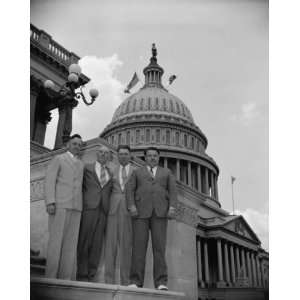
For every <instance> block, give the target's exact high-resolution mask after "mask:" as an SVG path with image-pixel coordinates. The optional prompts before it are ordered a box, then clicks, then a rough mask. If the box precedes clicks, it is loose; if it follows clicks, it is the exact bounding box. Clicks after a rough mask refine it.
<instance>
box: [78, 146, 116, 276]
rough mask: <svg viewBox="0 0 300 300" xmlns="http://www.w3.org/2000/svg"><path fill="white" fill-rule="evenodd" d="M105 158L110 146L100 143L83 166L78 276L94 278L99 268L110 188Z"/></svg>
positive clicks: (107, 156) (106, 159)
mask: <svg viewBox="0 0 300 300" xmlns="http://www.w3.org/2000/svg"><path fill="white" fill-rule="evenodd" d="M108 160H109V149H108V148H107V147H105V146H101V147H100V149H99V151H98V152H97V161H96V162H94V163H92V164H86V165H85V167H84V173H83V185H82V193H83V210H82V217H81V224H80V232H79V241H78V247H77V253H78V269H77V280H82V281H93V279H94V277H95V274H96V272H97V269H98V265H99V261H100V256H101V251H102V245H103V240H104V231H105V227H106V216H107V214H108V210H109V199H110V195H111V191H112V180H111V178H112V176H111V172H110V170H109V169H108V167H107V162H108Z"/></svg>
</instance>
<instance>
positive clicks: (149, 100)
mask: <svg viewBox="0 0 300 300" xmlns="http://www.w3.org/2000/svg"><path fill="white" fill-rule="evenodd" d="M148 109H149V110H150V109H151V98H148Z"/></svg>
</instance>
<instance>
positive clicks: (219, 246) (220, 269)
mask: <svg viewBox="0 0 300 300" xmlns="http://www.w3.org/2000/svg"><path fill="white" fill-rule="evenodd" d="M217 251H218V278H219V283H223V282H224V279H223V260H222V242H221V240H217Z"/></svg>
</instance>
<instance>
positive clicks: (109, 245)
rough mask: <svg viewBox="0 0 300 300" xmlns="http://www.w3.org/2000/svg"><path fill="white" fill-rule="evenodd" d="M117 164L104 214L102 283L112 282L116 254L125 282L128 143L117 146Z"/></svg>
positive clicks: (123, 282)
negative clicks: (106, 211)
mask: <svg viewBox="0 0 300 300" xmlns="http://www.w3.org/2000/svg"><path fill="white" fill-rule="evenodd" d="M117 151H118V160H119V165H118V166H116V168H115V169H114V172H113V179H112V182H113V189H112V194H111V198H110V208H109V212H108V218H107V228H106V243H105V283H109V284H115V283H116V278H115V273H116V258H117V254H118V253H119V257H120V284H121V285H128V284H129V272H130V265H131V250H132V224H131V216H130V214H129V211H128V209H127V204H126V199H125V189H126V185H127V182H128V180H129V178H130V176H131V173H132V171H133V169H134V167H133V166H132V165H131V164H130V163H129V161H130V147H129V146H127V145H120V146H119V147H118V150H117Z"/></svg>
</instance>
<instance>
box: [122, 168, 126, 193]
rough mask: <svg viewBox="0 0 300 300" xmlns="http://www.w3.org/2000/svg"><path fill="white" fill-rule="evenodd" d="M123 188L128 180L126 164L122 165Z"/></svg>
mask: <svg viewBox="0 0 300 300" xmlns="http://www.w3.org/2000/svg"><path fill="white" fill-rule="evenodd" d="M121 176H122V189H123V190H124V187H125V183H126V180H127V173H126V168H125V166H122V174H121Z"/></svg>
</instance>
